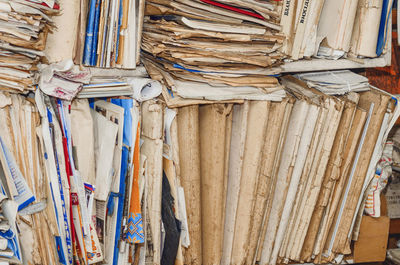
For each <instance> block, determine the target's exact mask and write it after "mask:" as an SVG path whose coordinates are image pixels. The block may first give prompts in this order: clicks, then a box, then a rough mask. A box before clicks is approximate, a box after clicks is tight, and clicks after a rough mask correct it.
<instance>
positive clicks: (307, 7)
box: [281, 0, 393, 60]
mask: <svg viewBox="0 0 400 265" xmlns="http://www.w3.org/2000/svg"><path fill="white" fill-rule="evenodd" d="M283 5H284V8H283V10H282V16H281V26H282V33H283V34H284V35H285V37H286V41H285V43H284V46H283V49H282V51H283V52H284V53H285V54H287V55H288V56H289V57H290V58H291V59H292V60H298V59H302V58H309V57H313V56H314V57H324V58H329V59H338V58H341V57H352V58H354V57H369V58H375V57H379V56H380V55H381V54H384V53H386V51H387V45H388V43H389V42H388V41H387V39H388V35H389V34H390V23H391V22H390V21H391V19H390V18H391V10H392V5H393V0H372V1H369V0H360V1H358V0H357V1H354V0H285V1H284V4H283ZM389 39H390V38H389Z"/></svg>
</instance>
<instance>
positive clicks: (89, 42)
mask: <svg viewBox="0 0 400 265" xmlns="http://www.w3.org/2000/svg"><path fill="white" fill-rule="evenodd" d="M95 12H96V0H91V1H90V8H89V15H88V22H87V26H86V37H85V47H84V51H83V64H85V65H90V64H91V57H92V49H93V31H94V19H95Z"/></svg>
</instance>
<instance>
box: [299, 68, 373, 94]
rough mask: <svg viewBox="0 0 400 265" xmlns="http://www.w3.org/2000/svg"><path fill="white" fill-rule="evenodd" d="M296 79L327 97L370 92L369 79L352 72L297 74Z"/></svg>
mask: <svg viewBox="0 0 400 265" xmlns="http://www.w3.org/2000/svg"><path fill="white" fill-rule="evenodd" d="M296 77H297V78H298V79H300V80H303V81H304V82H306V83H307V85H308V86H310V87H312V88H315V89H318V90H319V91H321V92H323V93H325V94H327V95H344V94H347V93H350V92H363V91H368V90H370V85H369V83H368V78H366V77H365V76H362V75H358V74H356V73H353V72H352V71H350V70H342V71H326V72H313V73H304V74H297V75H296Z"/></svg>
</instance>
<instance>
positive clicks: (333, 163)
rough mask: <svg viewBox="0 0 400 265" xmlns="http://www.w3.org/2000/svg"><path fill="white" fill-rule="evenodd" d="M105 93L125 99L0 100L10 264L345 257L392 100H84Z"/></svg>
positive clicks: (287, 79)
mask: <svg viewBox="0 0 400 265" xmlns="http://www.w3.org/2000/svg"><path fill="white" fill-rule="evenodd" d="M110 81H112V82H111V83H113V82H115V81H118V84H119V85H120V86H125V85H127V84H130V85H131V86H132V87H133V92H132V95H131V97H126V96H125V97H118V98H105V99H104V98H103V99H97V98H91V99H89V100H88V99H74V100H72V101H68V100H61V99H58V98H54V97H52V96H47V95H45V94H43V93H42V91H40V90H38V91H36V94H35V96H34V97H33V95H32V94H31V95H32V96H29V97H26V96H20V95H10V94H8V93H0V99H1V100H0V102H1V105H0V124H4V125H5V126H0V139H1V150H0V151H1V152H0V161H1V163H0V165H1V167H0V169H1V170H0V173H1V172H4V173H3V174H0V184H1V185H2V189H1V191H2V192H1V194H2V196H4V197H6V200H7V201H9V202H11V203H13V205H14V208H12V210H13V211H11V210H10V211H11V213H10V212H8V214H11V217H10V215H7V216H6V218H7V220H8V222H9V225H10V228H9V229H11V231H13V232H14V234H15V237H13V238H12V240H14V241H15V244H16V247H15V248H13V249H11V251H12V252H13V253H10V255H11V257H12V258H17V259H19V260H22V261H23V262H27V263H32V264H60V263H61V264H73V262H75V263H76V262H78V261H79V262H80V264H94V263H99V264H115V265H116V264H120V263H124V264H125V263H127V262H132V263H134V264H141V265H142V264H150V263H152V264H160V263H161V264H176V263H179V264H255V263H256V262H258V264H262V265H265V264H270V265H275V264H277V263H289V262H314V263H320V262H340V261H341V260H342V259H343V257H344V258H346V255H347V254H351V241H352V240H357V235H358V232H359V224H360V219H361V217H362V214H363V206H362V205H363V201H364V194H365V192H366V191H367V190H368V185H369V182H370V180H371V178H373V176H374V173H375V168H376V165H377V163H378V161H379V158H380V156H381V154H382V150H383V146H384V143H385V141H386V138H387V136H388V132H389V130H390V128H391V127H392V126H393V124H394V122H395V121H396V120H397V118H398V117H399V115H400V106H399V104H397V99H396V98H395V97H393V96H392V95H390V94H387V93H385V92H383V91H381V90H379V89H376V88H371V89H370V90H368V91H363V92H357V93H356V92H350V93H346V94H344V95H340V96H333V95H327V94H324V93H322V92H320V91H319V90H317V89H314V88H312V87H309V86H308V85H307V83H305V82H303V81H302V80H300V79H298V78H296V77H295V76H284V77H282V78H281V82H282V84H283V85H284V87H285V90H286V92H287V95H286V96H284V97H283V98H282V99H281V100H278V99H275V100H251V101H248V100H243V99H234V100H227V101H225V102H224V103H221V101H210V100H201V101H200V100H198V99H196V98H194V99H196V100H197V101H196V102H197V103H196V104H194V103H193V102H192V101H191V100H190V99H186V101H188V102H189V103H188V104H186V105H188V106H184V107H177V108H173V107H174V104H175V103H174V102H173V104H171V105H168V104H169V103H170V102H169V101H164V100H163V98H162V97H158V98H157V96H158V95H159V94H160V93H161V87H160V86H159V84H158V85H157V83H154V81H151V80H149V79H145V78H139V77H137V78H135V79H134V80H129V79H128V78H122V79H119V80H118V79H112V80H111V79H108V78H105V77H103V78H95V79H93V80H92V82H93V85H95V86H97V87H96V89H97V88H101V86H102V85H101V84H103V85H104V86H106V85H110ZM135 84H142V85H141V86H139V88H140V87H141V89H139V88H138V89H135V87H134V86H135ZM85 89H87V90H90V89H91V88H85ZM85 89H84V90H85ZM136 91H139V92H136ZM102 92H104V91H102ZM150 92H151V93H150ZM82 93H84V94H85V93H86V95H85V96H86V97H89V96H90V97H104V96H105V95H104V94H101V93H100V94H99V93H98V91H97V92H96V91H95V92H94V93H93V94H92V95H90V93H91V92H90V91H89V92H85V91H82ZM149 93H150V94H151V95H152V96H150V94H149ZM78 97H79V94H78ZM165 103H167V106H165ZM2 209H3V208H2ZM5 209H7V208H5ZM3 210H4V209H3ZM12 216H14V217H12ZM15 216H17V218H15ZM6 228H8V227H5V228H4V229H5V230H6ZM2 229H3V228H1V227H0V240H1V235H2V234H1V233H2V231H3V230H2ZM18 231H20V233H18ZM7 240H11V239H10V238H7ZM20 245H22V246H23V247H22V248H21V247H20ZM1 251H3V250H1ZM18 251H19V253H20V254H18ZM18 255H20V256H18Z"/></svg>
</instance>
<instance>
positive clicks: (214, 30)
mask: <svg viewBox="0 0 400 265" xmlns="http://www.w3.org/2000/svg"><path fill="white" fill-rule="evenodd" d="M280 10H281V5H280V3H279V2H275V1H267V2H263V3H261V2H255V1H252V2H250V1H241V0H240V1H236V0H235V1H223V2H216V1H208V0H204V1H192V0H188V1H187V0H179V1H158V0H154V1H148V2H146V10H145V15H146V16H145V18H144V26H143V43H142V50H143V51H144V53H143V62H144V64H145V66H146V68H147V70H148V71H149V74H150V75H151V76H152V77H153V78H155V79H157V80H161V79H162V80H163V83H164V85H165V86H166V87H167V88H168V89H169V93H172V94H174V95H177V96H180V97H183V98H192V99H198V98H201V96H202V95H201V93H197V94H196V93H193V92H192V91H189V90H188V89H189V88H190V87H192V88H193V90H197V91H203V92H204V94H203V96H204V97H203V98H205V99H211V98H212V97H215V98H219V99H221V100H223V99H224V97H225V99H226V98H232V97H233V94H234V92H233V91H237V94H238V95H249V94H251V93H253V92H254V91H256V93H257V90H258V91H259V92H261V93H264V94H268V93H271V92H274V91H277V90H279V89H280V88H279V84H278V82H277V79H276V78H274V77H273V76H271V75H274V74H276V73H277V72H278V71H279V70H278V69H277V68H276V66H279V64H280V63H281V60H282V58H283V55H282V53H280V52H279V48H280V47H281V46H282V43H283V41H284V37H283V36H282V35H281V34H280V33H279V31H280V26H279V17H280ZM196 86H198V87H196ZM182 87H184V88H183V89H182ZM252 87H253V91H252V89H251V88H252ZM212 90H214V91H215V92H214V93H211V92H210V91H212ZM227 90H228V92H227ZM218 91H220V93H219V94H218Z"/></svg>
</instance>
